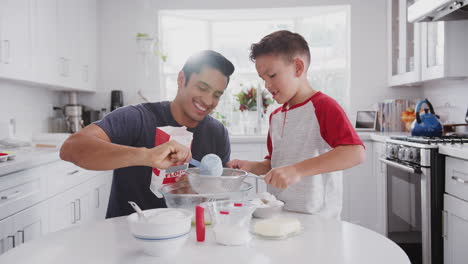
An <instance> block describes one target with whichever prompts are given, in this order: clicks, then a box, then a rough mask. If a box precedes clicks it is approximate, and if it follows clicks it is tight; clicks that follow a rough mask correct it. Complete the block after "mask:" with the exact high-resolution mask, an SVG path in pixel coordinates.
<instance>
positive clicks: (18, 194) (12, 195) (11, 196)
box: [0, 191, 22, 200]
mask: <svg viewBox="0 0 468 264" xmlns="http://www.w3.org/2000/svg"><path fill="white" fill-rule="evenodd" d="M21 194H22V192H21V191H16V192H14V193H12V194H9V195H4V196H2V197H1V198H0V199H1V200H10V199H13V198H15V197H18V196H20V195H21Z"/></svg>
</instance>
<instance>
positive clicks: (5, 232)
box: [0, 217, 16, 255]
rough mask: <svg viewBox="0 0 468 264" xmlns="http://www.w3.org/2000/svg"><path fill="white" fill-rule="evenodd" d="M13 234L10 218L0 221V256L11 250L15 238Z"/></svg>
mask: <svg viewBox="0 0 468 264" xmlns="http://www.w3.org/2000/svg"><path fill="white" fill-rule="evenodd" d="M12 234H13V219H12V217H8V218H5V219H3V220H1V221H0V255H1V254H3V253H5V252H7V251H8V250H10V249H12V248H13V246H14V244H15V242H16V241H14V240H15V239H16V238H15V236H13V235H12Z"/></svg>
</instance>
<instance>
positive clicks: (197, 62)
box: [182, 50, 234, 85]
mask: <svg viewBox="0 0 468 264" xmlns="http://www.w3.org/2000/svg"><path fill="white" fill-rule="evenodd" d="M205 66H209V67H211V68H213V69H216V70H219V71H220V72H221V73H222V74H223V75H224V76H226V77H227V83H229V76H231V74H232V73H233V72H234V65H233V64H232V63H231V62H230V61H229V60H228V59H226V58H225V57H224V56H223V55H221V54H219V53H218V52H216V51H213V50H203V51H200V52H197V53H195V54H193V55H192V56H190V58H188V60H187V61H186V62H185V64H184V67H183V68H182V71H184V75H185V85H187V83H188V81H189V80H190V76H191V75H192V73H194V72H195V73H200V71H201V70H202V69H203V67H205Z"/></svg>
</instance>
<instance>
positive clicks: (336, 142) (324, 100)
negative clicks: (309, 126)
mask: <svg viewBox="0 0 468 264" xmlns="http://www.w3.org/2000/svg"><path fill="white" fill-rule="evenodd" d="M318 95H319V96H317V97H315V98H314V97H312V103H313V104H314V107H315V114H316V116H317V120H318V123H319V125H320V135H321V136H322V138H323V139H324V140H325V141H326V142H327V143H328V144H329V145H330V146H331V147H332V148H336V147H337V146H340V145H362V146H364V144H363V143H362V141H361V139H360V138H359V136H358V134H357V133H356V131H355V130H354V128H353V126H352V125H351V122H350V121H349V119H348V117H347V116H346V113H345V111H344V110H343V108H341V106H340V105H339V104H338V103H337V102H336V101H335V100H334V99H333V98H331V97H329V96H327V95H325V94H323V93H320V94H318Z"/></svg>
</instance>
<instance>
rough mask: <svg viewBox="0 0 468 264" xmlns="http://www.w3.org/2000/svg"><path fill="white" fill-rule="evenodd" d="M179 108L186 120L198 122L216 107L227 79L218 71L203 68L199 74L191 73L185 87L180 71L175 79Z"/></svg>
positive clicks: (183, 77)
mask: <svg viewBox="0 0 468 264" xmlns="http://www.w3.org/2000/svg"><path fill="white" fill-rule="evenodd" d="M177 84H178V89H179V90H178V93H177V97H179V99H180V101H179V102H180V108H181V109H182V112H183V114H184V116H185V117H186V118H188V119H189V120H190V121H192V122H200V121H202V120H203V118H205V116H206V115H208V114H209V113H210V112H211V111H213V109H214V108H215V107H216V106H217V105H218V103H219V99H220V97H221V95H222V94H223V93H224V90H225V89H226V86H227V78H226V76H224V75H223V74H222V73H221V72H220V71H218V70H216V69H213V68H210V67H204V68H203V69H202V70H201V71H200V73H195V72H194V73H192V75H191V76H190V80H189V81H188V83H187V85H185V76H184V73H183V72H182V71H181V72H180V73H179V77H178V78H177Z"/></svg>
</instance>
